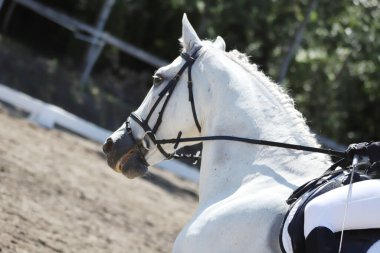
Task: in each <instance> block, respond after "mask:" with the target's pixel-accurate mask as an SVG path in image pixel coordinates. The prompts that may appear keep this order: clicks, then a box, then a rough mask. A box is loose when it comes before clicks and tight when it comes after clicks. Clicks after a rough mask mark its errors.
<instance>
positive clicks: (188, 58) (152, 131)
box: [126, 48, 347, 164]
mask: <svg viewBox="0 0 380 253" xmlns="http://www.w3.org/2000/svg"><path fill="white" fill-rule="evenodd" d="M199 50H200V48H197V49H196V51H195V52H194V53H193V54H192V55H189V54H187V53H181V57H182V58H183V59H184V60H185V63H184V64H183V65H182V67H181V68H180V70H179V71H178V72H177V74H176V75H175V76H174V77H173V78H172V79H171V80H170V81H169V82H168V84H167V85H166V87H165V88H164V89H163V90H162V91H161V92H160V93H159V96H158V99H157V100H156V102H155V103H154V104H153V106H152V108H151V109H150V111H149V113H148V115H147V117H146V119H142V118H141V117H139V116H138V115H137V114H136V113H134V112H132V113H131V114H130V115H129V117H128V118H127V120H126V129H127V133H128V134H129V135H130V136H131V138H132V140H133V141H134V142H135V146H136V148H137V151H138V152H139V153H140V157H142V159H143V160H144V162H145V163H146V164H148V163H147V162H146V160H145V158H144V153H146V152H147V151H149V150H150V148H148V147H146V146H144V145H142V144H141V143H138V142H137V141H136V140H135V138H134V136H133V133H132V128H131V124H130V121H131V120H133V121H135V122H136V123H137V124H138V125H139V126H140V127H141V128H142V129H143V130H144V131H145V133H144V135H143V139H144V138H145V137H146V136H148V137H149V138H150V140H151V141H152V142H153V143H154V145H155V147H156V148H157V149H158V150H159V151H160V152H161V154H162V155H163V156H164V157H165V158H166V159H173V158H174V159H178V158H193V159H200V156H197V155H195V156H194V155H192V154H177V153H176V152H174V153H168V152H166V151H165V149H164V148H163V147H162V145H163V144H174V150H176V149H177V147H178V144H179V143H181V142H182V143H183V142H203V141H217V140H224V141H238V142H244V143H249V144H256V145H265V146H272V147H279V148H287V149H296V150H302V151H308V152H317V153H323V154H328V155H331V156H336V157H340V158H346V157H347V154H346V153H345V152H344V151H337V150H332V149H323V148H315V147H308V146H302V145H295V144H288V143H281V142H274V141H266V140H258V139H250V138H243V137H236V136H225V135H216V136H201V137H189V138H181V136H182V132H181V131H180V132H179V133H178V135H177V137H176V138H172V139H157V138H156V133H157V130H158V128H159V127H160V125H161V123H162V117H163V114H164V112H165V109H166V106H167V104H168V102H169V100H170V97H171V96H172V94H173V91H174V89H175V87H176V86H177V83H178V81H179V79H180V77H181V76H182V74H183V73H184V72H185V71H186V69H187V73H188V80H187V86H188V90H189V102H190V104H191V110H192V113H193V118H194V123H195V125H196V127H197V129H198V131H199V133H201V126H200V123H199V120H198V117H197V113H196V109H195V103H194V96H193V82H192V77H191V68H192V66H193V64H194V62H195V60H196V59H197V57H198V56H199V55H198V52H199ZM164 98H165V100H164V102H163V105H162V107H161V110H160V111H159V113H158V117H157V120H156V122H155V124H154V125H153V128H151V127H150V126H149V124H148V122H149V120H150V118H151V117H152V115H153V113H154V112H155V111H156V109H157V106H158V105H159V104H160V102H161V101H162V100H163V99H164Z"/></svg>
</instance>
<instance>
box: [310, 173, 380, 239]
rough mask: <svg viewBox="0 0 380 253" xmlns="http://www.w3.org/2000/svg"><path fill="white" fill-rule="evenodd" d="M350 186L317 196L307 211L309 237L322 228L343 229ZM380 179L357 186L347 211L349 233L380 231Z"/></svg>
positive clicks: (346, 224)
mask: <svg viewBox="0 0 380 253" xmlns="http://www.w3.org/2000/svg"><path fill="white" fill-rule="evenodd" d="M348 188H349V186H348V185H346V186H343V187H340V188H337V189H334V190H331V191H329V192H327V193H325V194H322V195H321V196H318V197H316V198H315V199H313V200H312V201H310V203H308V204H307V206H306V208H305V226H304V235H305V238H306V237H307V236H308V235H309V233H310V232H311V231H312V230H313V229H314V228H315V227H318V226H323V227H326V228H328V229H330V230H331V231H332V232H338V231H341V230H342V225H343V219H344V213H345V208H346V202H347V193H348ZM379 213H380V180H377V179H376V180H366V181H361V182H357V183H354V184H353V186H352V196H351V201H350V202H349V205H348V209H347V216H346V221H345V228H344V229H345V230H352V229H366V228H380V216H379Z"/></svg>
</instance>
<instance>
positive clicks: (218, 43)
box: [212, 36, 226, 51]
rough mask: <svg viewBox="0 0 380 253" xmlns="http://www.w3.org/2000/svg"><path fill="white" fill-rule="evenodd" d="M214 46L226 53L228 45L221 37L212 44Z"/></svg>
mask: <svg viewBox="0 0 380 253" xmlns="http://www.w3.org/2000/svg"><path fill="white" fill-rule="evenodd" d="M212 45H213V46H214V47H215V48H218V49H220V50H222V51H226V43H225V42H224V39H223V38H222V37H220V36H218V37H216V40H215V41H214V43H212Z"/></svg>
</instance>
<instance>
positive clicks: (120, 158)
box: [103, 14, 225, 178]
mask: <svg viewBox="0 0 380 253" xmlns="http://www.w3.org/2000/svg"><path fill="white" fill-rule="evenodd" d="M180 42H181V44H182V53H181V56H179V57H177V58H176V59H175V60H174V61H173V62H172V63H171V64H169V65H167V66H164V67H161V68H159V69H158V70H157V71H156V72H155V73H154V75H153V85H152V87H151V89H150V91H149V92H148V94H147V96H146V97H145V99H144V101H143V102H142V104H141V105H140V107H139V108H138V109H137V110H136V111H135V112H133V113H132V114H131V115H130V116H129V117H128V119H127V121H126V122H125V123H123V124H122V126H121V127H120V128H119V129H118V130H116V131H115V132H114V133H113V134H112V135H111V136H110V137H108V138H107V140H106V141H105V143H104V145H103V151H104V153H105V154H106V156H107V162H108V165H109V166H110V167H111V168H112V169H114V170H115V171H118V172H122V173H123V174H124V175H126V176H127V177H128V178H134V177H138V176H142V175H144V174H145V173H146V172H147V167H148V166H150V165H155V164H157V163H158V162H160V161H162V160H164V159H170V158H171V157H172V155H173V154H174V152H175V150H176V149H178V148H181V147H182V146H183V144H182V143H177V145H174V146H173V144H160V143H157V140H159V139H167V138H173V137H176V136H182V137H196V136H200V133H201V129H202V124H203V119H204V115H205V114H204V112H205V110H207V108H206V107H205V106H202V108H201V107H200V106H199V104H202V105H205V104H207V83H206V80H205V79H204V78H202V75H201V72H202V71H203V69H204V66H203V65H202V63H201V62H202V59H201V58H202V55H203V54H204V53H205V51H206V50H205V45H206V47H212V48H213V49H216V50H223V51H224V50H225V43H224V40H223V39H222V38H221V37H218V38H217V39H216V40H215V41H214V42H213V43H209V42H205V41H201V40H200V39H199V37H198V35H197V34H196V32H195V31H194V29H193V27H192V26H191V24H190V22H189V21H188V19H187V17H186V14H185V15H184V16H183V20H182V37H181V38H180ZM193 82H194V83H195V84H196V85H194V87H193V85H192V84H193ZM205 90H206V91H205ZM200 101H202V103H199V102H200ZM197 105H198V106H197ZM190 144H195V143H190Z"/></svg>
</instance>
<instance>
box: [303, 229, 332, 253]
mask: <svg viewBox="0 0 380 253" xmlns="http://www.w3.org/2000/svg"><path fill="white" fill-rule="evenodd" d="M338 248H339V245H338V242H337V240H336V239H335V236H334V233H333V232H332V231H331V230H330V229H328V228H326V227H316V228H314V229H313V230H312V231H311V232H310V234H309V235H308V236H307V238H306V253H336V252H338Z"/></svg>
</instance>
